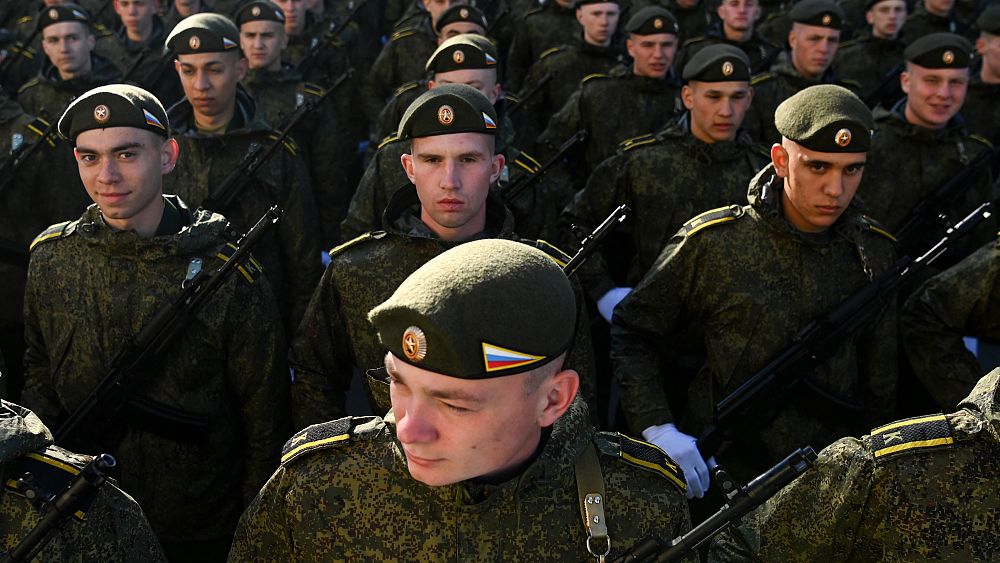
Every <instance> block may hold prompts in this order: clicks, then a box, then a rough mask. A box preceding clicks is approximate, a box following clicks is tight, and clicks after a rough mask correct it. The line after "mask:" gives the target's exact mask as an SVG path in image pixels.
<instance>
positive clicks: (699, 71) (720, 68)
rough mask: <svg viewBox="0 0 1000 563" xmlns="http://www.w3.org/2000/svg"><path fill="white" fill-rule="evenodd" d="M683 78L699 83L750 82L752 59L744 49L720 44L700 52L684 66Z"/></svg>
mask: <svg viewBox="0 0 1000 563" xmlns="http://www.w3.org/2000/svg"><path fill="white" fill-rule="evenodd" d="M682 78H683V79H684V80H686V81H690V80H696V81H698V82H734V81H737V80H745V81H747V82H749V81H750V59H749V58H747V55H746V53H744V52H743V50H742V49H739V48H737V47H733V46H732V45H727V44H725V43H718V44H716V45H709V46H708V47H704V48H702V49H701V50H699V51H698V52H697V53H695V54H694V56H693V57H691V60H690V61H688V63H687V64H686V65H684V73H683V75H682Z"/></svg>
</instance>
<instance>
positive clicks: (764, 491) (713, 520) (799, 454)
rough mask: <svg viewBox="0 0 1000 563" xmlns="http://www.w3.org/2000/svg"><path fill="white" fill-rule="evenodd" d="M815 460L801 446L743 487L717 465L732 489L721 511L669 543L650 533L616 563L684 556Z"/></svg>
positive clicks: (717, 471) (812, 452) (720, 478)
mask: <svg viewBox="0 0 1000 563" xmlns="http://www.w3.org/2000/svg"><path fill="white" fill-rule="evenodd" d="M815 461H816V452H815V450H813V449H812V448H811V447H809V446H806V447H804V448H799V449H797V450H795V451H794V452H792V453H791V455H789V456H788V457H786V458H785V459H784V460H782V461H781V462H780V463H778V464H777V465H775V466H774V467H772V468H771V469H768V470H767V471H766V472H764V473H763V474H761V475H759V476H757V477H756V478H755V479H754V480H753V481H750V482H749V483H748V484H747V485H746V486H744V487H739V488H737V487H736V484H735V482H734V481H733V480H732V479H731V478H730V477H729V475H728V474H727V473H726V472H725V471H724V470H723V469H722V468H718V467H717V468H716V469H714V470H713V477H714V478H715V479H716V480H717V481H721V482H723V483H727V484H728V485H729V490H728V491H725V493H726V497H727V499H728V502H726V504H724V505H722V508H720V509H719V511H718V512H716V513H715V514H713V515H711V516H709V517H708V519H706V520H705V521H704V522H702V523H701V524H698V525H697V526H695V527H694V528H693V529H692V530H691V531H690V532H688V533H686V534H684V535H683V536H680V537H678V538H674V539H673V540H671V541H669V542H664V541H663V540H662V539H660V538H659V537H658V536H656V534H650V535H649V536H647V537H646V538H645V539H644V540H642V541H641V542H640V543H639V545H637V546H635V547H633V548H632V549H630V550H629V551H628V552H627V553H625V555H622V556H621V557H619V558H618V559H615V563H631V562H638V561H647V560H648V561H654V560H655V561H679V560H680V559H683V558H684V557H686V556H687V555H688V554H690V553H691V552H692V551H694V550H695V549H697V548H698V546H700V545H701V544H703V543H704V542H705V541H707V540H709V539H711V538H712V537H714V536H715V535H716V534H718V533H719V532H721V531H723V530H725V529H726V528H728V527H729V526H731V525H733V524H737V525H738V523H739V519H740V518H742V517H743V516H745V515H746V514H747V513H749V512H750V511H751V510H753V509H754V508H756V507H758V506H760V505H761V504H764V503H765V502H766V501H767V499H769V498H771V497H773V496H774V495H776V494H778V491H780V490H781V489H783V488H785V486H786V485H788V484H789V483H791V482H792V481H794V480H795V479H796V478H797V477H798V476H799V475H802V474H803V473H805V472H806V470H808V469H809V468H810V467H812V465H813V462H815Z"/></svg>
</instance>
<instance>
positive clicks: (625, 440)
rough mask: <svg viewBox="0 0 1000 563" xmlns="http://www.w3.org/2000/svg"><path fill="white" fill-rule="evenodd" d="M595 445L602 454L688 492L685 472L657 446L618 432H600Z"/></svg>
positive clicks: (595, 438) (595, 439) (596, 436)
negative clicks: (658, 476) (661, 478)
mask: <svg viewBox="0 0 1000 563" xmlns="http://www.w3.org/2000/svg"><path fill="white" fill-rule="evenodd" d="M594 443H595V444H596V445H597V449H598V450H599V451H600V452H601V453H602V454H604V455H609V456H612V457H617V458H619V459H621V460H622V461H624V462H625V463H628V464H629V465H634V466H636V467H639V468H641V469H645V470H647V471H650V472H653V473H656V474H657V475H660V476H661V477H664V478H666V479H667V480H668V481H670V482H671V483H672V484H673V485H674V486H675V487H677V489H678V490H679V491H681V492H682V493H686V492H687V481H686V480H685V479H684V471H683V470H682V469H681V468H680V466H679V465H677V464H676V463H674V460H672V459H670V456H668V455H667V454H666V453H665V452H664V451H663V450H661V449H660V448H658V447H656V446H655V445H653V444H650V443H649V442H643V441H642V440H636V439H635V438H630V437H628V436H626V435H624V434H620V433H617V432H598V433H597V434H596V435H595V436H594Z"/></svg>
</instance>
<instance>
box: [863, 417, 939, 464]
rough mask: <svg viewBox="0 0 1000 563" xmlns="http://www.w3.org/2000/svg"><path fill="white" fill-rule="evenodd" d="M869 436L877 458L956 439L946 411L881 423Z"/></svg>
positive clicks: (922, 449) (888, 456)
mask: <svg viewBox="0 0 1000 563" xmlns="http://www.w3.org/2000/svg"><path fill="white" fill-rule="evenodd" d="M870 439H871V443H872V451H874V452H875V460H876V461H885V460H888V459H892V458H894V457H898V456H901V455H905V454H911V453H917V452H920V451H926V450H928V449H939V448H944V447H949V446H951V444H953V443H954V442H955V438H954V436H953V435H952V431H951V425H950V424H948V417H947V416H945V415H943V414H935V415H931V416H918V417H914V418H908V419H905V420H900V421H897V422H893V423H891V424H886V425H885V426H880V427H878V428H876V429H874V430H872V433H871V438H870Z"/></svg>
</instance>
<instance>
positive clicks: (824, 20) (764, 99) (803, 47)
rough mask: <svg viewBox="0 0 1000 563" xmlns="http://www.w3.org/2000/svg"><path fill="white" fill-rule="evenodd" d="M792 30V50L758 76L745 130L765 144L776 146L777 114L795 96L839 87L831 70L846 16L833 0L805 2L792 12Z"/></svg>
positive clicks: (790, 42) (754, 81)
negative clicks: (828, 86) (807, 90)
mask: <svg viewBox="0 0 1000 563" xmlns="http://www.w3.org/2000/svg"><path fill="white" fill-rule="evenodd" d="M788 15H789V17H790V18H791V20H792V30H791V31H790V32H789V33H788V45H789V47H790V49H789V50H787V51H785V52H783V53H781V54H780V55H779V56H778V59H777V60H776V61H775V63H774V65H772V66H771V70H770V71H769V72H765V73H764V74H761V75H758V76H755V77H754V79H753V81H752V82H751V85H752V86H753V87H754V96H753V105H751V106H750V113H749V115H747V121H746V125H744V127H745V128H746V129H747V132H748V133H750V136H751V137H752V138H753V139H755V140H757V141H760V142H762V143H765V144H768V143H776V142H779V141H780V140H781V135H780V134H779V133H778V131H777V130H776V129H775V128H774V110H775V108H777V107H778V104H780V103H781V102H783V101H785V100H786V99H787V98H788V97H789V96H791V95H792V94H795V93H796V92H798V91H800V90H802V89H804V88H807V87H809V86H812V85H815V84H837V83H838V80H837V77H836V75H835V73H834V72H833V69H832V68H831V64H832V63H833V58H834V57H835V56H836V55H837V47H838V45H839V43H840V26H841V24H842V23H843V20H844V13H843V12H842V11H841V9H840V7H839V6H837V5H836V4H835V3H834V2H832V0H802V1H801V2H799V3H797V4H795V6H794V7H792V10H791V11H790V12H789V14H788Z"/></svg>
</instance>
